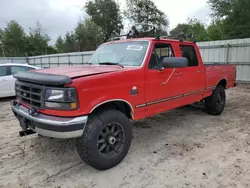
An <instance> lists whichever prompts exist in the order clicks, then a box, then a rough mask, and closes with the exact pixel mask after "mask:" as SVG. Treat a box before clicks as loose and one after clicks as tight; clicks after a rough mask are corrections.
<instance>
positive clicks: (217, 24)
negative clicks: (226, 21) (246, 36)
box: [207, 20, 226, 40]
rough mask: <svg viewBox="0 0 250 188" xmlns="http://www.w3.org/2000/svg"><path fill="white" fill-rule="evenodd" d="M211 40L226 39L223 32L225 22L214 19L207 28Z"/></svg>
mask: <svg viewBox="0 0 250 188" xmlns="http://www.w3.org/2000/svg"><path fill="white" fill-rule="evenodd" d="M207 33H208V37H209V40H224V39H226V37H225V35H224V32H223V23H222V22H221V21H220V20H215V21H213V22H212V23H211V24H210V25H209V26H208V28H207Z"/></svg>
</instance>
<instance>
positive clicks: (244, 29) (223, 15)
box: [209, 0, 250, 39]
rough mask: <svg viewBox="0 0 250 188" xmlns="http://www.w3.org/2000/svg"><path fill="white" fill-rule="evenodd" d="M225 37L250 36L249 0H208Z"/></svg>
mask: <svg viewBox="0 0 250 188" xmlns="http://www.w3.org/2000/svg"><path fill="white" fill-rule="evenodd" d="M209 4H210V6H211V8H212V10H213V16H214V18H216V19H218V20H220V21H221V23H220V27H221V31H222V32H223V36H224V38H225V39H232V38H247V37H250V1H249V0H209Z"/></svg>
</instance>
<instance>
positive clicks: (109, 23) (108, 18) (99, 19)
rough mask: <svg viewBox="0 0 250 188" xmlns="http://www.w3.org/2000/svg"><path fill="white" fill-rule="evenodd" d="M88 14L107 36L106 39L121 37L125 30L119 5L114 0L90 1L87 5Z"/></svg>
mask: <svg viewBox="0 0 250 188" xmlns="http://www.w3.org/2000/svg"><path fill="white" fill-rule="evenodd" d="M85 8H86V12H87V14H88V15H89V16H90V17H91V19H92V21H93V22H94V23H95V24H96V25H98V26H99V27H100V28H101V29H102V32H103V33H104V34H105V39H108V38H109V37H110V36H112V35H119V34H120V31H121V29H123V24H122V17H121V13H120V8H119V5H118V4H117V3H116V2H115V1H114V0H90V1H88V2H87V3H86V6H85Z"/></svg>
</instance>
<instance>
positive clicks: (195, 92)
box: [180, 45, 205, 103]
mask: <svg viewBox="0 0 250 188" xmlns="http://www.w3.org/2000/svg"><path fill="white" fill-rule="evenodd" d="M180 50H181V53H182V56H183V57H186V58H187V59H188V67H186V68H184V69H183V95H184V99H185V101H187V103H193V102H196V101H199V100H201V99H202V96H203V92H204V89H205V72H204V65H203V64H202V63H199V60H198V57H197V54H198V53H197V51H196V50H197V49H196V48H195V47H194V46H193V45H180Z"/></svg>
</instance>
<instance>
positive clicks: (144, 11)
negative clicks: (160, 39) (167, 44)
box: [125, 0, 169, 31]
mask: <svg viewBox="0 0 250 188" xmlns="http://www.w3.org/2000/svg"><path fill="white" fill-rule="evenodd" d="M126 5H127V10H126V11H125V15H126V17H127V18H128V19H129V20H131V21H132V22H133V23H134V24H135V26H136V27H137V28H138V29H139V30H141V31H148V30H149V29H150V27H149V26H153V27H155V28H160V29H162V30H165V31H166V30H167V28H168V26H169V21H168V18H167V16H166V15H165V14H164V13H163V12H162V11H161V10H159V9H158V8H157V6H156V5H155V3H154V2H153V1H152V0H126Z"/></svg>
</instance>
